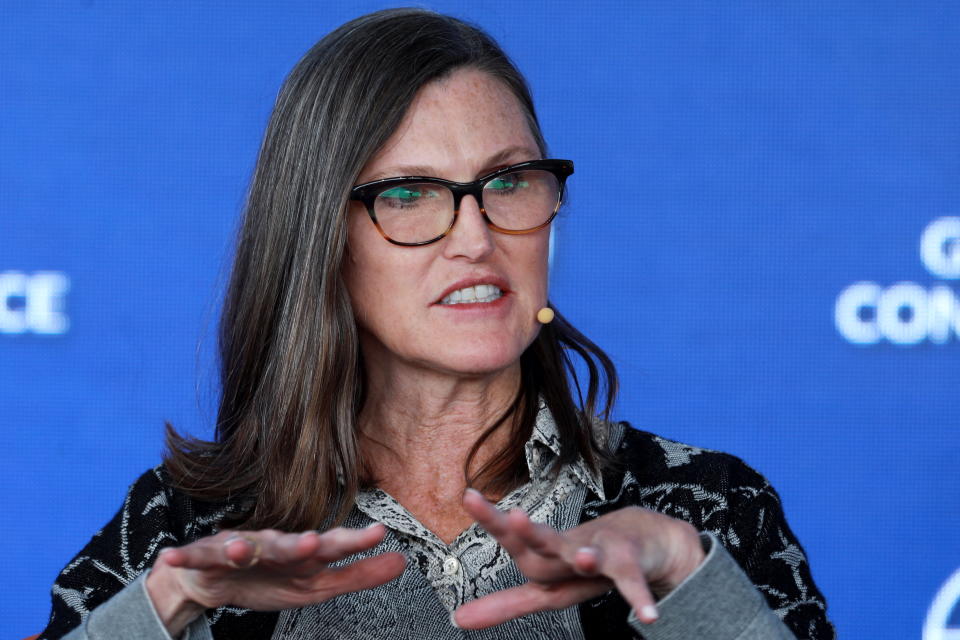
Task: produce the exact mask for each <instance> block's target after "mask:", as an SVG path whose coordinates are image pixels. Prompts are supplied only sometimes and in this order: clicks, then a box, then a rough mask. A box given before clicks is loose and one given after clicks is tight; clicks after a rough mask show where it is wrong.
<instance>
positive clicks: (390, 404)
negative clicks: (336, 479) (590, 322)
mask: <svg viewBox="0 0 960 640" xmlns="http://www.w3.org/2000/svg"><path fill="white" fill-rule="evenodd" d="M367 382H368V384H367V388H368V389H369V392H368V394H367V399H366V402H365V404H364V407H363V410H362V411H361V414H360V434H361V443H362V445H361V446H362V448H363V452H364V457H365V459H366V460H367V461H368V463H369V464H370V466H371V468H372V471H373V473H374V476H375V477H376V478H377V480H378V484H379V485H380V486H381V488H385V489H386V488H387V487H393V488H394V489H395V490H396V488H397V487H396V485H398V484H403V485H404V486H407V487H416V488H417V490H418V491H420V492H423V491H427V492H429V493H432V494H435V495H436V496H437V498H438V499H456V500H457V501H459V499H460V497H461V496H462V494H463V491H464V489H465V488H466V482H465V478H464V464H465V463H466V460H467V456H468V455H469V453H470V450H471V449H472V448H473V445H474V443H475V442H476V441H477V439H478V438H479V437H480V436H481V435H482V434H483V432H484V431H486V430H487V429H488V428H489V427H490V426H491V425H493V424H494V423H496V422H497V421H498V420H500V418H502V417H503V415H504V413H505V412H506V411H507V410H508V408H509V407H510V404H511V403H512V402H513V400H514V398H515V396H516V392H517V389H518V387H519V384H520V364H519V363H515V364H514V365H512V366H511V367H509V368H508V369H505V370H502V371H499V372H496V373H492V374H487V375H482V376H470V377H459V376H451V375H448V374H442V373H438V372H435V371H429V370H419V369H416V370H410V369H406V368H405V370H403V371H397V370H394V371H390V370H384V369H382V368H378V369H377V371H376V372H375V373H373V374H372V375H368V381H367ZM511 427H512V421H510V420H509V419H508V420H505V421H503V423H502V424H501V425H500V426H499V427H498V428H497V429H496V431H494V432H493V433H492V434H491V435H490V436H489V437H488V438H487V439H486V440H485V441H484V443H483V445H482V446H481V447H480V449H479V450H478V451H477V454H476V455H475V456H474V459H473V461H472V462H471V470H475V469H479V468H480V467H481V466H483V464H485V463H486V462H487V461H488V460H489V459H490V458H491V457H492V456H493V455H494V454H495V453H496V452H498V451H500V450H501V449H502V447H503V446H504V445H505V444H506V442H507V440H508V438H509V435H510V429H511ZM391 479H394V480H391ZM396 479H402V480H396ZM388 490H389V489H388ZM390 492H391V493H394V491H390Z"/></svg>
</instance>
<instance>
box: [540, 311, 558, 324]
mask: <svg viewBox="0 0 960 640" xmlns="http://www.w3.org/2000/svg"><path fill="white" fill-rule="evenodd" d="M554 315H556V314H554V313H553V309H551V308H550V307H543V308H542V309H540V311H537V322H539V323H540V324H550V323H551V322H553V317H554Z"/></svg>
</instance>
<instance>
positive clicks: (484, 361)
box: [435, 345, 523, 376]
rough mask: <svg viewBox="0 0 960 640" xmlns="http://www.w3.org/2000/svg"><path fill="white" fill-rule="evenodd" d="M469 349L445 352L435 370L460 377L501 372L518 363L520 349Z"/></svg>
mask: <svg viewBox="0 0 960 640" xmlns="http://www.w3.org/2000/svg"><path fill="white" fill-rule="evenodd" d="M470 347H471V348H468V349H463V350H450V351H447V352H445V353H444V354H443V355H444V357H443V358H440V362H435V365H439V366H438V367H437V368H439V369H441V370H444V371H450V372H455V373H458V374H461V375H477V376H480V375H487V374H492V373H497V372H498V371H503V370H504V369H507V368H509V367H511V366H513V365H515V364H518V363H519V362H520V356H521V355H522V354H523V350H522V349H517V348H516V347H514V348H510V349H506V348H503V347H502V346H501V347H500V348H496V347H491V348H483V345H470Z"/></svg>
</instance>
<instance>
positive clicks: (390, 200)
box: [377, 185, 437, 209]
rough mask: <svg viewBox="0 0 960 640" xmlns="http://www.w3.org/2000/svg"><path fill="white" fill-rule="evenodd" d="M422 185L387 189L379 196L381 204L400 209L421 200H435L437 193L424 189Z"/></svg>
mask: <svg viewBox="0 0 960 640" xmlns="http://www.w3.org/2000/svg"><path fill="white" fill-rule="evenodd" d="M423 186H424V185H416V186H414V185H400V186H397V187H393V188H392V189H387V190H386V191H384V192H383V193H381V194H380V195H379V196H377V200H379V201H380V202H381V203H382V204H385V205H387V206H390V207H397V208H400V209H404V208H409V207H412V206H414V205H416V204H417V202H418V201H420V200H422V199H423V198H436V197H437V193H436V192H435V191H433V190H429V189H424V188H423Z"/></svg>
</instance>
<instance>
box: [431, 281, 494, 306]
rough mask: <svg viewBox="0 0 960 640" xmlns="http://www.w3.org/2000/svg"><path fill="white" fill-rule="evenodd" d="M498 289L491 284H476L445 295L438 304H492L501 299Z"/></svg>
mask: <svg viewBox="0 0 960 640" xmlns="http://www.w3.org/2000/svg"><path fill="white" fill-rule="evenodd" d="M502 295H503V292H502V291H500V287H496V286H494V285H492V284H478V285H476V286H474V287H464V288H463V289H457V290H456V291H452V292H450V293H449V294H447V295H446V296H445V297H444V298H443V300H441V301H440V304H466V303H470V302H493V301H494V300H496V299H497V298H499V297H501V296H502Z"/></svg>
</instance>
